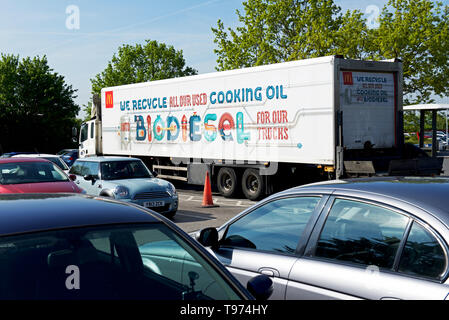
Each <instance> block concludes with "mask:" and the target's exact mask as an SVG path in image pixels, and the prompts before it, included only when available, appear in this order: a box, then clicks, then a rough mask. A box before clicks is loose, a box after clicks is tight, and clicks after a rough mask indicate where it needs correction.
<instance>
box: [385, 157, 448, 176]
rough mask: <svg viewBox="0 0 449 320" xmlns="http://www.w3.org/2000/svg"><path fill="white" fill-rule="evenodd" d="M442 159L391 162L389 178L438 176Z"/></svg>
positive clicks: (441, 167) (441, 166)
mask: <svg viewBox="0 0 449 320" xmlns="http://www.w3.org/2000/svg"><path fill="white" fill-rule="evenodd" d="M442 169H443V158H424V159H406V160H392V161H390V166H389V168H388V175H390V176H407V175H408V176H439V175H440V174H441V171H442Z"/></svg>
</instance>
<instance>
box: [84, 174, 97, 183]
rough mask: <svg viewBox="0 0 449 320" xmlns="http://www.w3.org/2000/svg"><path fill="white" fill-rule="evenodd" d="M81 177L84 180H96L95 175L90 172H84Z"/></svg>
mask: <svg viewBox="0 0 449 320" xmlns="http://www.w3.org/2000/svg"><path fill="white" fill-rule="evenodd" d="M83 178H84V180H86V181H95V180H96V177H95V176H93V175H91V174H86V175H85V176H84V177H83Z"/></svg>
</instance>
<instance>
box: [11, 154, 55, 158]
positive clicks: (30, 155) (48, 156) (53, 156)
mask: <svg viewBox="0 0 449 320" xmlns="http://www.w3.org/2000/svg"><path fill="white" fill-rule="evenodd" d="M27 157H28V158H43V157H46V158H59V156H58V155H56V154H47V153H36V154H16V155H13V156H12V157H11V158H27Z"/></svg>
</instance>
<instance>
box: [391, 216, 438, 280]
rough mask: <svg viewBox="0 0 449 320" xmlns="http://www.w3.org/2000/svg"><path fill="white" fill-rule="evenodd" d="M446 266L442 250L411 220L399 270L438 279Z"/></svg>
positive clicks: (427, 232)
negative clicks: (411, 223)
mask: <svg viewBox="0 0 449 320" xmlns="http://www.w3.org/2000/svg"><path fill="white" fill-rule="evenodd" d="M445 268H446V257H445V254H444V250H443V248H442V247H441V245H440V243H439V242H438V240H437V239H436V238H435V237H434V236H433V235H432V234H431V233H430V232H429V231H427V230H426V229H425V228H424V227H423V226H421V225H420V224H418V223H416V222H413V225H412V228H411V230H410V233H409V236H408V238H407V242H406V244H405V247H404V251H403V252H402V256H401V261H400V263H399V272H402V273H406V274H410V275H414V276H422V277H427V278H433V279H440V277H441V275H442V274H443V273H444V271H445Z"/></svg>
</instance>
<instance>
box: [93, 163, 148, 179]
mask: <svg viewBox="0 0 449 320" xmlns="http://www.w3.org/2000/svg"><path fill="white" fill-rule="evenodd" d="M101 175H102V179H103V180H119V179H136V178H152V177H153V176H152V175H151V173H150V171H149V170H148V169H147V168H146V167H145V165H144V164H143V163H142V162H141V161H108V162H102V163H101Z"/></svg>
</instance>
